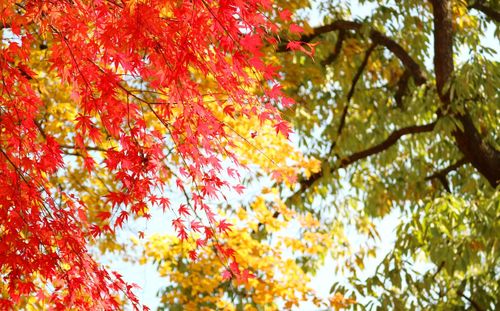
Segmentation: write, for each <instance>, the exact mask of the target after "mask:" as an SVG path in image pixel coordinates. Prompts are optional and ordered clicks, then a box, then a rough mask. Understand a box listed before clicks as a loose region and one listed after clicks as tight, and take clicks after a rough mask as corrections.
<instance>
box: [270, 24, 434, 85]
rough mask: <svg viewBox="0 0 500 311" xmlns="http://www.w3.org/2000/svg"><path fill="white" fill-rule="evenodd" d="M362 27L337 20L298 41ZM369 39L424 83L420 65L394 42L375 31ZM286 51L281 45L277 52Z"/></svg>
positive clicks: (306, 40) (418, 81)
mask: <svg viewBox="0 0 500 311" xmlns="http://www.w3.org/2000/svg"><path fill="white" fill-rule="evenodd" d="M362 26H363V24H362V23H359V22H353V21H345V20H337V21H334V22H332V23H330V24H328V25H324V26H321V27H317V28H315V29H314V31H313V33H312V34H310V35H306V36H303V37H302V38H300V41H302V42H310V41H311V40H313V39H315V38H316V37H318V36H320V35H322V34H325V33H329V32H332V31H337V30H344V31H347V30H353V31H360V30H361V28H362ZM370 39H371V40H372V41H373V43H376V44H378V45H383V46H385V47H386V48H387V49H388V50H389V51H391V52H392V53H394V55H396V57H398V58H399V60H400V61H401V62H402V63H403V65H404V66H405V67H406V69H408V70H409V71H410V72H411V74H412V76H413V79H414V80H415V83H416V84H417V85H422V84H424V83H425V82H426V80H427V79H426V77H425V74H424V73H423V72H422V70H421V68H420V65H419V64H418V63H417V62H416V61H415V60H414V59H413V58H412V57H411V56H410V55H409V54H408V52H406V51H405V49H404V48H403V47H402V46H401V45H399V44H398V43H397V42H396V41H394V40H393V39H391V38H389V37H387V36H385V35H384V34H382V33H381V32H379V31H377V30H371V31H370ZM286 50H287V49H286V45H282V46H280V47H279V48H278V52H284V51H286Z"/></svg>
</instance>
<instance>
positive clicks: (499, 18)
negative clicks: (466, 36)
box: [468, 0, 500, 23]
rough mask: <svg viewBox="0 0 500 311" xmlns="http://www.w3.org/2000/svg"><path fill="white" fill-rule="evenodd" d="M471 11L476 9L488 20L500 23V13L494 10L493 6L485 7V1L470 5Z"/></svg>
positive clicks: (480, 0)
mask: <svg viewBox="0 0 500 311" xmlns="http://www.w3.org/2000/svg"><path fill="white" fill-rule="evenodd" d="M468 8H469V9H475V10H478V11H480V12H482V13H483V14H484V15H486V16H487V17H488V18H490V19H492V20H494V21H495V22H497V23H500V12H499V11H497V10H495V9H494V8H492V7H491V6H488V5H485V4H484V1H482V0H479V1H476V2H474V3H473V4H471V5H469V7H468Z"/></svg>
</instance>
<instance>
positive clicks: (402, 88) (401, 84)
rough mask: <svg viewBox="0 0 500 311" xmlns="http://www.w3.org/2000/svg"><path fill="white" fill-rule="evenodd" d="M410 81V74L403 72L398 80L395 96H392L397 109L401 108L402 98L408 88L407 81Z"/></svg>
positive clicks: (406, 71)
mask: <svg viewBox="0 0 500 311" xmlns="http://www.w3.org/2000/svg"><path fill="white" fill-rule="evenodd" d="M409 79H410V72H409V71H408V70H405V71H404V72H403V74H402V75H401V77H400V78H399V81H398V85H397V90H396V94H395V95H394V100H395V101H396V105H397V106H398V108H403V97H404V96H405V94H406V90H407V88H408V80H409Z"/></svg>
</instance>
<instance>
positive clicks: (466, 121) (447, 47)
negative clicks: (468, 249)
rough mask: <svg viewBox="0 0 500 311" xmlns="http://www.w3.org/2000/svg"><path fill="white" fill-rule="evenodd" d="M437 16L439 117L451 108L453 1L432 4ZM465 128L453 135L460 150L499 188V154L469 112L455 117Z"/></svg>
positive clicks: (436, 61)
mask: <svg viewBox="0 0 500 311" xmlns="http://www.w3.org/2000/svg"><path fill="white" fill-rule="evenodd" d="M431 2H432V6H433V14H434V67H435V68H434V69H435V70H434V71H435V75H436V87H437V91H438V95H439V98H440V100H441V102H442V108H441V110H440V112H439V113H440V114H443V113H445V112H446V111H447V110H448V109H449V107H450V105H451V101H452V99H451V94H450V87H449V85H450V83H451V79H452V77H453V71H454V68H453V28H452V10H451V1H450V0H432V1H431ZM456 118H457V119H458V120H459V121H460V123H461V124H462V128H457V129H455V130H454V131H453V136H454V138H455V141H456V143H457V146H458V148H459V149H460V151H461V152H462V153H463V154H464V156H465V157H466V158H467V160H468V161H470V163H471V164H472V165H473V166H474V167H475V168H476V169H477V170H478V171H479V172H480V173H481V174H482V175H483V176H484V177H485V178H486V179H487V180H488V182H489V183H490V185H491V186H492V187H497V186H498V185H499V184H500V151H499V150H496V149H495V147H493V146H491V145H490V144H488V143H487V142H486V141H484V140H483V139H482V137H481V134H480V133H479V131H478V130H477V128H476V126H475V125H474V122H473V121H472V118H471V116H470V115H469V114H468V112H467V111H466V112H464V113H456Z"/></svg>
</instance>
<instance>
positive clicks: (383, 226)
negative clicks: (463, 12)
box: [103, 1, 500, 311]
mask: <svg viewBox="0 0 500 311" xmlns="http://www.w3.org/2000/svg"><path fill="white" fill-rule="evenodd" d="M356 2H357V1H353V3H354V5H353V6H352V7H351V10H352V12H353V15H355V16H356V17H358V18H363V17H365V16H367V15H369V14H370V12H371V10H372V8H373V6H370V5H360V4H359V2H358V3H356ZM312 12H313V14H311V16H312V17H311V19H310V21H309V23H310V24H311V25H312V26H316V25H318V24H320V22H321V16H320V15H319V14H318V13H317V8H315V7H313V8H312ZM485 37H486V38H485V40H484V44H485V45H486V46H488V47H490V48H492V49H493V50H494V51H495V52H494V53H493V55H491V56H490V57H491V58H493V59H495V60H500V57H499V51H500V44H499V40H498V38H495V36H494V27H489V28H488V30H487V33H486V36H485ZM431 41H432V40H431ZM467 55H468V51H466V50H461V51H460V53H459V57H458V62H465V61H467ZM427 63H428V65H431V64H432V59H431V57H429V59H428V60H427ZM426 65H427V64H426ZM292 140H293V141H298V139H296V137H295V139H293V138H292ZM251 192H254V193H256V192H258V191H255V189H254V191H251ZM246 196H247V197H249V198H251V197H252V193H249V192H247V193H246ZM181 200H182V198H181V197H178V198H177V199H175V198H174V199H172V203H173V204H175V203H176V201H177V202H181ZM152 216H153V217H152V218H151V220H149V221H148V222H147V223H144V222H141V223H131V224H130V225H129V226H131V227H132V228H131V230H130V231H131V232H137V231H138V230H142V231H145V232H146V238H147V236H148V235H149V234H153V233H163V234H164V233H173V230H172V228H171V225H170V224H171V219H170V217H169V215H165V214H163V213H162V212H160V211H153V215H152ZM400 218H401V217H400V214H399V212H392V213H390V214H389V215H387V216H386V217H384V218H383V219H379V220H376V227H377V230H378V232H379V234H380V237H381V239H380V241H379V243H378V245H377V246H378V249H377V256H376V257H375V258H371V259H368V261H367V262H366V263H365V269H364V270H363V272H362V273H361V274H360V276H361V278H366V277H368V276H370V275H372V274H373V273H374V271H375V269H376V267H377V265H378V264H379V263H380V261H381V260H382V258H383V257H384V256H385V254H387V253H388V252H389V251H390V250H391V249H392V247H393V245H394V242H395V240H396V234H395V229H396V226H397V224H398V223H399V221H400V220H401V219H400ZM126 231H127V230H126ZM126 231H125V234H124V235H122V238H123V239H124V240H126V239H127V238H128V237H130V235H129V234H127V233H126ZM350 237H352V241H351V242H352V243H353V244H354V245H356V243H361V242H362V239H361V238H360V237H359V236H356V234H355V233H353V234H352V235H351V236H350ZM103 261H104V263H109V264H110V266H111V267H112V269H114V270H117V271H118V272H120V273H122V274H123V276H124V278H125V280H127V281H129V282H132V283H136V284H138V285H139V286H140V287H141V289H139V290H137V291H136V293H137V295H138V297H139V299H140V300H141V301H142V302H143V303H145V304H146V305H148V306H149V307H150V308H151V309H152V310H154V309H155V308H156V307H157V306H158V305H159V298H158V297H157V292H158V290H159V289H160V288H161V287H164V286H165V285H166V282H167V280H166V279H165V278H161V277H160V276H159V275H158V273H157V271H156V269H155V267H154V266H153V265H152V264H146V265H137V264H133V263H127V262H123V261H120V259H119V258H117V257H113V256H112V257H109V256H107V257H105V258H104V259H103ZM336 264H338V263H337V262H335V261H334V259H332V258H331V257H328V258H327V259H326V260H325V262H324V264H323V266H322V267H321V268H320V269H319V271H318V272H317V274H316V276H314V277H313V278H312V281H311V282H310V285H311V287H312V288H313V289H314V290H315V291H316V292H317V293H318V295H319V296H320V297H323V298H326V297H328V296H329V295H330V293H329V291H330V288H331V285H332V284H333V283H334V282H342V283H344V284H346V285H348V284H347V283H346V278H345V277H342V276H340V275H338V273H336V272H335V270H334V268H335V265H336ZM431 267H432V266H430V265H428V264H425V263H420V264H419V265H418V266H417V268H418V270H420V271H422V272H423V271H425V270H427V269H429V268H431ZM300 310H305V311H307V310H311V311H313V310H315V308H314V306H312V305H311V304H303V305H301V307H300Z"/></svg>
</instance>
